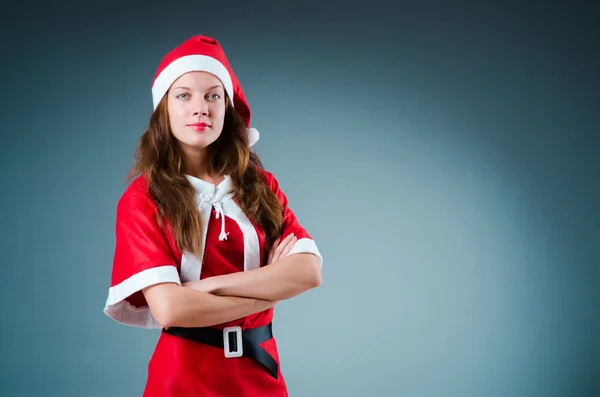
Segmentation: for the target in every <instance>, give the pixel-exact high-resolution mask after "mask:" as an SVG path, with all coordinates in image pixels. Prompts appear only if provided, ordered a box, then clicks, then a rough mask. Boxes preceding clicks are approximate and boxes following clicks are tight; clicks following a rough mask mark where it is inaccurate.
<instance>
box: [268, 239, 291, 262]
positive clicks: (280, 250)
mask: <svg viewBox="0 0 600 397" xmlns="http://www.w3.org/2000/svg"><path fill="white" fill-rule="evenodd" d="M296 241H298V239H297V238H296V237H295V236H294V234H293V233H290V234H289V235H288V236H287V237H286V238H284V239H283V241H282V242H281V244H279V245H278V246H277V248H275V250H274V251H273V256H272V258H271V261H270V262H269V263H274V262H277V261H278V260H280V259H281V258H283V257H285V256H286V255H287V254H288V253H289V252H290V251H291V249H292V247H293V246H294V244H296Z"/></svg>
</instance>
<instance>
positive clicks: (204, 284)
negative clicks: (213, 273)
mask: <svg viewBox="0 0 600 397" xmlns="http://www.w3.org/2000/svg"><path fill="white" fill-rule="evenodd" d="M181 286H182V287H188V288H193V289H195V290H197V291H200V292H207V293H209V294H210V293H212V292H214V291H215V289H216V285H215V283H214V282H213V280H212V278H211V277H209V278H205V279H202V280H195V281H186V282H184V283H182V284H181Z"/></svg>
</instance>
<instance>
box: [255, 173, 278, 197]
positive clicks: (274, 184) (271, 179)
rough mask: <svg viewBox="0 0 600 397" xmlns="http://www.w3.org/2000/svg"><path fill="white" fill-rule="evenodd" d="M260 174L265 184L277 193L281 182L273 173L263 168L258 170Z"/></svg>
mask: <svg viewBox="0 0 600 397" xmlns="http://www.w3.org/2000/svg"><path fill="white" fill-rule="evenodd" d="M258 173H259V175H260V176H261V177H262V178H263V179H264V181H265V183H266V184H267V185H268V186H269V187H270V188H271V190H273V191H275V192H276V191H278V190H279V181H278V180H277V178H276V177H275V175H273V173H272V172H270V171H267V170H265V169H264V168H261V169H258Z"/></svg>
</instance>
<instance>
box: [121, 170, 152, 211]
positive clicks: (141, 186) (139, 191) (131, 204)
mask: <svg viewBox="0 0 600 397" xmlns="http://www.w3.org/2000/svg"><path fill="white" fill-rule="evenodd" d="M135 210H139V211H143V212H148V213H155V212H156V205H155V204H154V200H152V198H151V197H150V193H149V191H148V181H147V179H146V177H145V176H144V175H140V176H138V177H136V178H135V179H134V180H133V181H131V183H130V184H129V186H127V188H126V189H125V191H124V192H123V194H122V195H121V197H120V198H119V202H118V204H117V211H135Z"/></svg>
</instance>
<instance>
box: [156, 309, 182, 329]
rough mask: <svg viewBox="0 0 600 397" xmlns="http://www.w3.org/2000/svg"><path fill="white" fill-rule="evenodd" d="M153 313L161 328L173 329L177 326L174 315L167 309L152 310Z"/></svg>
mask: <svg viewBox="0 0 600 397" xmlns="http://www.w3.org/2000/svg"><path fill="white" fill-rule="evenodd" d="M150 311H151V312H152V317H154V320H156V322H157V323H158V325H160V326H161V328H171V327H175V326H177V321H176V319H175V316H174V313H173V312H172V311H171V310H170V309H167V308H160V309H158V308H154V309H152V308H151V309H150Z"/></svg>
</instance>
